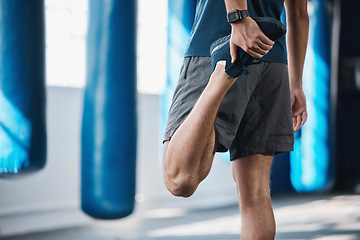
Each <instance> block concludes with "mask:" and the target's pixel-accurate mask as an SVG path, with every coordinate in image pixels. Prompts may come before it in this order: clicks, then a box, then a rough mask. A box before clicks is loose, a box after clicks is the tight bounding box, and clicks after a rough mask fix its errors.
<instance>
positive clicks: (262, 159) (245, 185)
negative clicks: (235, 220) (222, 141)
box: [231, 155, 276, 240]
mask: <svg viewBox="0 0 360 240" xmlns="http://www.w3.org/2000/svg"><path fill="white" fill-rule="evenodd" d="M272 158H273V156H272V155H252V156H248V157H244V158H239V159H236V160H234V161H232V162H231V167H232V172H233V177H234V180H235V182H236V187H237V192H238V197H239V202H240V208H241V215H242V229H241V239H242V240H249V239H251V240H273V239H274V238H275V231H276V227H275V219H274V213H273V209H272V204H271V198H270V187H269V175H270V167H271V162H272Z"/></svg>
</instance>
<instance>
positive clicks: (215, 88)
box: [163, 65, 235, 197]
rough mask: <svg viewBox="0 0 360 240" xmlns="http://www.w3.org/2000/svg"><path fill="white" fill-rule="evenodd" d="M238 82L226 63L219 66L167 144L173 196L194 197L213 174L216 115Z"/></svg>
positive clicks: (168, 182)
mask: <svg viewBox="0 0 360 240" xmlns="http://www.w3.org/2000/svg"><path fill="white" fill-rule="evenodd" d="M234 82H235V79H230V78H229V77H228V75H226V74H225V68H224V66H222V65H217V66H216V68H215V71H214V72H213V74H212V75H211V78H210V80H209V83H208V85H207V86H206V88H205V90H204V91H203V93H202V94H201V96H200V97H199V99H198V101H197V103H196V104H195V106H194V108H193V109H192V111H191V112H190V114H189V115H188V117H187V118H186V119H185V121H184V122H183V123H182V124H181V125H180V127H179V128H178V129H177V130H176V132H175V134H174V135H173V136H172V138H171V139H170V141H166V142H165V143H164V149H163V162H164V164H163V172H164V180H165V185H166V187H167V188H168V190H169V191H170V192H171V193H172V194H173V195H175V196H182V197H189V196H191V195H192V194H193V193H194V192H195V190H196V188H197V186H198V185H199V183H200V182H201V181H202V180H204V179H205V177H206V176H207V175H208V174H209V172H210V169H211V165H212V161H213V157H214V148H215V129H214V123H215V118H216V115H217V112H218V109H219V107H220V103H221V101H222V99H223V98H224V96H225V94H226V92H227V91H228V90H229V88H230V87H231V86H232V84H233V83H234Z"/></svg>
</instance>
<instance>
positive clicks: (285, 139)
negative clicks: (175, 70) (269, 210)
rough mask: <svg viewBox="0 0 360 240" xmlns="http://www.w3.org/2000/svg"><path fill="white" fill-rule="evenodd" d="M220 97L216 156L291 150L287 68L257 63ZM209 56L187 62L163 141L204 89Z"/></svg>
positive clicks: (181, 75) (267, 63) (290, 114)
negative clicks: (219, 154)
mask: <svg viewBox="0 0 360 240" xmlns="http://www.w3.org/2000/svg"><path fill="white" fill-rule="evenodd" d="M248 69H249V72H250V73H249V74H248V75H244V74H243V75H241V76H240V77H239V78H238V79H237V80H236V82H235V83H234V85H233V86H232V87H231V88H230V89H229V91H228V92H227V94H226V95H225V97H224V99H223V101H222V103H221V105H220V108H219V112H218V115H217V117H216V121H215V131H216V146H217V149H216V151H217V152H225V151H227V150H230V160H235V159H237V158H241V157H245V156H248V155H253V154H261V153H274V154H277V153H280V152H287V151H292V150H293V143H294V134H293V126H292V110H291V100H290V90H289V78H288V66H287V65H286V64H284V63H271V62H262V63H260V64H256V65H250V66H249V67H248ZM211 73H212V71H211V58H210V57H187V58H185V59H184V63H183V66H182V68H181V73H180V78H179V81H178V84H177V87H176V90H175V93H174V96H173V101H172V105H171V107H170V111H169V118H168V122H167V126H166V130H165V136H164V141H167V140H170V138H171V137H172V135H173V134H174V132H175V131H176V129H177V128H178V127H179V126H180V124H181V123H182V122H183V121H184V120H185V118H186V117H187V115H188V114H189V113H190V111H191V109H192V108H193V106H194V105H195V103H196V101H197V100H198V98H199V96H200V95H201V93H202V91H203V90H204V88H205V87H206V85H207V83H208V81H209V79H210V75H211Z"/></svg>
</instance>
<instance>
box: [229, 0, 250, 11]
mask: <svg viewBox="0 0 360 240" xmlns="http://www.w3.org/2000/svg"><path fill="white" fill-rule="evenodd" d="M225 5H226V11H227V12H231V11H233V10H235V9H239V10H247V0H225Z"/></svg>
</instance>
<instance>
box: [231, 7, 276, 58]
mask: <svg viewBox="0 0 360 240" xmlns="http://www.w3.org/2000/svg"><path fill="white" fill-rule="evenodd" d="M225 5H226V11H227V12H231V11H233V10H235V9H239V10H247V0H225ZM231 29H232V30H231V41H230V53H231V57H232V62H234V61H235V59H236V49H237V47H241V48H242V49H243V50H244V51H245V52H247V53H248V54H250V55H251V56H253V57H254V58H261V57H263V56H264V55H265V54H267V53H268V52H269V50H270V49H271V48H272V46H273V45H274V42H273V41H271V40H270V39H269V38H268V37H266V36H265V34H264V33H263V32H262V31H261V29H260V28H259V26H258V25H257V24H256V22H255V21H254V20H253V19H252V18H250V17H246V18H243V19H241V20H240V21H238V22H236V23H232V24H231Z"/></svg>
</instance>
